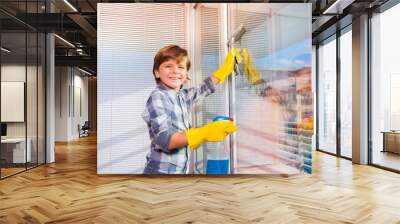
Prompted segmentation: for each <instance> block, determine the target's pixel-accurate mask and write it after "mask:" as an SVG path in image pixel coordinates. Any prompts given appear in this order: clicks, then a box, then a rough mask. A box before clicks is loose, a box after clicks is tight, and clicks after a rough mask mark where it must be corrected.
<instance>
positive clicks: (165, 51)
mask: <svg viewBox="0 0 400 224" xmlns="http://www.w3.org/2000/svg"><path fill="white" fill-rule="evenodd" d="M170 59H173V60H177V61H178V63H179V62H180V61H182V60H183V59H186V70H187V71H189V69H190V60H189V57H188V53H187V50H185V49H183V48H181V47H179V46H178V45H167V46H165V47H163V48H161V49H160V50H158V52H157V54H156V56H155V57H154V64H153V75H154V78H155V79H156V82H157V83H158V82H160V78H157V77H156V70H158V68H159V67H160V65H161V64H162V63H164V62H165V61H168V60H170ZM188 79H189V77H188Z"/></svg>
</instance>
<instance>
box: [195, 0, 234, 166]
mask: <svg viewBox="0 0 400 224" xmlns="http://www.w3.org/2000/svg"><path fill="white" fill-rule="evenodd" d="M197 13H198V17H197V18H198V19H199V22H198V24H199V30H200V32H199V35H198V36H197V38H198V39H199V40H198V42H199V43H201V44H200V48H199V49H200V52H199V55H200V59H199V60H200V61H199V64H200V67H199V68H198V71H199V76H200V77H201V78H200V80H198V81H202V80H204V79H205V78H207V77H209V76H210V75H211V74H213V72H214V71H215V70H217V69H218V67H219V65H220V64H221V63H222V62H223V61H222V60H221V56H224V54H223V49H221V47H220V46H221V43H220V39H221V38H220V33H219V31H220V30H221V26H220V22H221V19H222V17H221V15H220V4H204V5H203V6H202V7H201V8H199V10H197ZM226 102H227V91H226V89H225V88H223V87H218V88H217V90H216V92H215V93H214V94H212V95H210V96H208V97H207V99H206V100H204V101H203V103H202V104H201V108H199V110H197V108H196V111H198V113H197V123H198V124H199V125H203V124H206V123H210V122H211V121H212V119H213V118H214V117H216V116H228V115H229V114H227V112H228V109H227V103H226ZM225 144H226V145H225ZM219 150H225V152H226V153H225V154H224V156H225V158H224V161H225V166H226V165H227V164H229V163H228V162H227V161H229V148H228V143H227V142H225V143H212V142H207V143H205V144H203V145H202V146H201V147H200V148H199V149H198V150H196V160H197V161H196V170H195V172H196V173H213V172H217V171H216V170H215V169H214V168H215V166H214V165H215V164H216V163H217V159H218V158H219V156H220V153H222V152H220V151H219ZM227 155H228V157H227V158H226V156H227ZM217 157H218V158H217ZM224 170H227V167H225V169H224Z"/></svg>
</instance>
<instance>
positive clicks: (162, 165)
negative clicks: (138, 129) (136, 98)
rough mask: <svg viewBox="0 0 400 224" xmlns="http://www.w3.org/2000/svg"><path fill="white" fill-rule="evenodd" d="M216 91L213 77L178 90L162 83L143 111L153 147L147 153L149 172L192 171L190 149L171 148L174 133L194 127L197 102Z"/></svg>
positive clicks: (146, 171)
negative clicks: (192, 112)
mask: <svg viewBox="0 0 400 224" xmlns="http://www.w3.org/2000/svg"><path fill="white" fill-rule="evenodd" d="M213 92H215V85H214V83H213V82H212V80H211V78H207V79H205V80H204V82H203V83H202V84H201V85H200V86H199V87H192V88H189V89H181V90H179V91H178V92H176V91H174V90H172V89H169V88H168V87H166V86H164V85H162V84H158V85H157V87H156V89H155V90H153V92H152V93H151V94H150V97H149V99H148V100H147V103H146V108H145V110H144V112H143V114H142V117H143V119H144V121H145V122H146V123H147V126H148V128H149V134H150V140H151V145H150V147H151V149H150V152H149V153H148V154H147V156H146V159H147V162H146V166H145V169H144V171H143V173H145V174H156V173H172V174H184V173H186V171H187V170H188V167H187V165H188V149H187V147H186V146H185V147H182V148H179V149H174V150H172V151H171V150H169V149H168V145H169V142H170V139H171V136H172V135H173V134H174V133H175V132H183V131H185V130H186V129H188V128H190V127H191V121H190V120H191V117H192V116H191V110H192V107H193V105H194V104H195V103H196V102H198V101H199V100H201V99H203V98H204V97H205V96H208V95H209V94H211V93H213Z"/></svg>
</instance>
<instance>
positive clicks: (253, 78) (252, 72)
mask: <svg viewBox="0 0 400 224" xmlns="http://www.w3.org/2000/svg"><path fill="white" fill-rule="evenodd" d="M242 55H243V61H244V72H245V73H246V74H247V77H248V79H249V82H250V84H252V85H254V84H258V83H259V82H263V81H262V79H261V76H260V73H259V72H258V71H257V69H256V68H255V67H254V65H253V64H251V60H250V56H249V53H248V52H247V48H243V49H242Z"/></svg>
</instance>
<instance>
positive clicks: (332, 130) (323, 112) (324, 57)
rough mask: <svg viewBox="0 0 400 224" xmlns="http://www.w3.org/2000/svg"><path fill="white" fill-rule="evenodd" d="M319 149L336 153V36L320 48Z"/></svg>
mask: <svg viewBox="0 0 400 224" xmlns="http://www.w3.org/2000/svg"><path fill="white" fill-rule="evenodd" d="M318 62H319V63H318V90H317V91H318V99H319V102H318V140H317V141H318V149H319V150H322V151H326V152H330V153H333V154H336V133H337V132H336V36H333V37H332V38H330V39H329V40H328V41H327V42H326V43H322V44H321V45H320V46H319V48H318Z"/></svg>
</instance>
